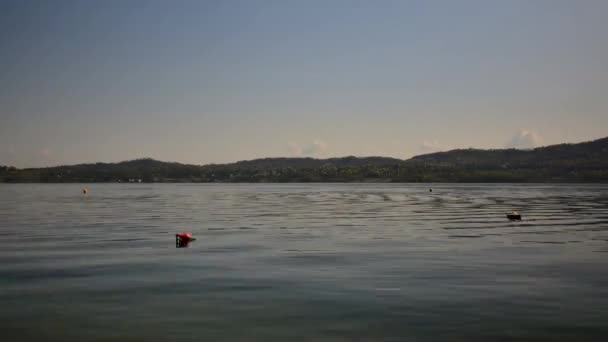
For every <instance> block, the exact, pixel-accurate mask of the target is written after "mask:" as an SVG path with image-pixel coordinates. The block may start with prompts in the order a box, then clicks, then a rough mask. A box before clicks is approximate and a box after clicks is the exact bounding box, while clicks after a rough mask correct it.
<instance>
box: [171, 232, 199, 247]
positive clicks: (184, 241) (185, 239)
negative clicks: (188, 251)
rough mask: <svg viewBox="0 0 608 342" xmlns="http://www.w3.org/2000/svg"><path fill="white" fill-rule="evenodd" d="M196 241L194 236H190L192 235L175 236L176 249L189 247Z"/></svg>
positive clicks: (181, 234)
mask: <svg viewBox="0 0 608 342" xmlns="http://www.w3.org/2000/svg"><path fill="white" fill-rule="evenodd" d="M194 240H196V239H195V238H193V237H192V234H190V233H179V234H175V247H176V248H182V247H188V245H189V244H190V242H192V241H194Z"/></svg>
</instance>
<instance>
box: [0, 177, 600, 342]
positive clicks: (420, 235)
mask: <svg viewBox="0 0 608 342" xmlns="http://www.w3.org/2000/svg"><path fill="white" fill-rule="evenodd" d="M81 188H82V185H0V247H1V248H0V262H1V263H0V328H2V329H1V334H2V336H3V338H2V340H4V341H17V340H19V341H37V340H45V341H48V340H56V341H81V340H96V341H97V340H99V341H121V340H128V341H133V340H136V341H151V340H180V341H218V340H225V341H253V340H259V341H285V340H288V339H295V340H307V341H475V340H478V341H486V340H501V341H511V340H522V341H523V340H526V341H527V340H546V341H552V340H560V339H561V340H564V341H572V340H590V341H592V340H593V341H599V340H603V339H604V338H605V336H606V335H608V186H607V185H559V186H547V185H542V186H537V185H436V186H433V189H434V191H433V192H432V193H429V191H428V186H425V185H407V184H405V185H395V184H364V185H362V184H341V185H332V184H329V185H325V184H323V185H321V184H312V185H310V184H306V185H304V184H295V185H293V184H289V185H194V184H180V185H175V184H155V185H149V184H136V185H124V184H123V185H120V184H115V185H108V184H103V185H101V184H100V185H91V186H89V190H90V192H89V194H88V195H87V196H83V195H82V193H81ZM511 209H518V210H519V211H520V212H521V213H522V215H523V218H524V219H523V221H521V222H509V221H508V220H506V218H505V217H504V213H505V212H507V211H510V210H511ZM179 231H190V232H192V233H193V234H194V235H195V236H196V237H198V240H197V241H195V242H194V243H192V244H191V245H190V247H189V248H181V249H176V248H175V239H174V234H175V233H176V232H179Z"/></svg>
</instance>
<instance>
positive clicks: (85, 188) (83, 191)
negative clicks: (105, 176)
mask: <svg viewBox="0 0 608 342" xmlns="http://www.w3.org/2000/svg"><path fill="white" fill-rule="evenodd" d="M82 193H83V194H85V195H86V194H88V193H89V188H87V187H86V186H85V187H84V188H82Z"/></svg>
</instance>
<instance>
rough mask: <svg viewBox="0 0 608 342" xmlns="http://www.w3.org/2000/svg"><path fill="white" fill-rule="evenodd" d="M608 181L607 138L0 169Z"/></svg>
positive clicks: (18, 175)
mask: <svg viewBox="0 0 608 342" xmlns="http://www.w3.org/2000/svg"><path fill="white" fill-rule="evenodd" d="M140 181H141V182H608V138H603V139H598V140H595V141H590V142H585V143H579V144H560V145H553V146H547V147H541V148H536V149H533V150H516V149H499V150H481V149H459V150H452V151H448V152H438V153H431V154H425V155H420V156H416V157H413V158H411V159H408V160H401V159H395V158H385V157H366V158H359V157H344V158H330V159H314V158H264V159H255V160H248V161H239V162H236V163H230V164H210V165H202V166H201V165H189V164H180V163H169V162H162V161H158V160H153V159H149V158H144V159H136V160H131V161H124V162H120V163H95V164H79V165H71V166H56V167H48V168H26V169H16V168H13V167H6V166H4V167H0V182H15V183H17V182H84V183H90V182H140Z"/></svg>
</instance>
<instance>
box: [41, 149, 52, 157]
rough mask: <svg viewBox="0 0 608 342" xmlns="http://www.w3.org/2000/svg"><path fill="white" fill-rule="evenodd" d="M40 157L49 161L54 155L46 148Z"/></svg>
mask: <svg viewBox="0 0 608 342" xmlns="http://www.w3.org/2000/svg"><path fill="white" fill-rule="evenodd" d="M40 155H41V156H42V157H44V158H47V159H48V158H50V157H51V156H52V155H53V151H52V150H51V149H50V148H48V147H45V148H43V149H42V150H41V151H40Z"/></svg>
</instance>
